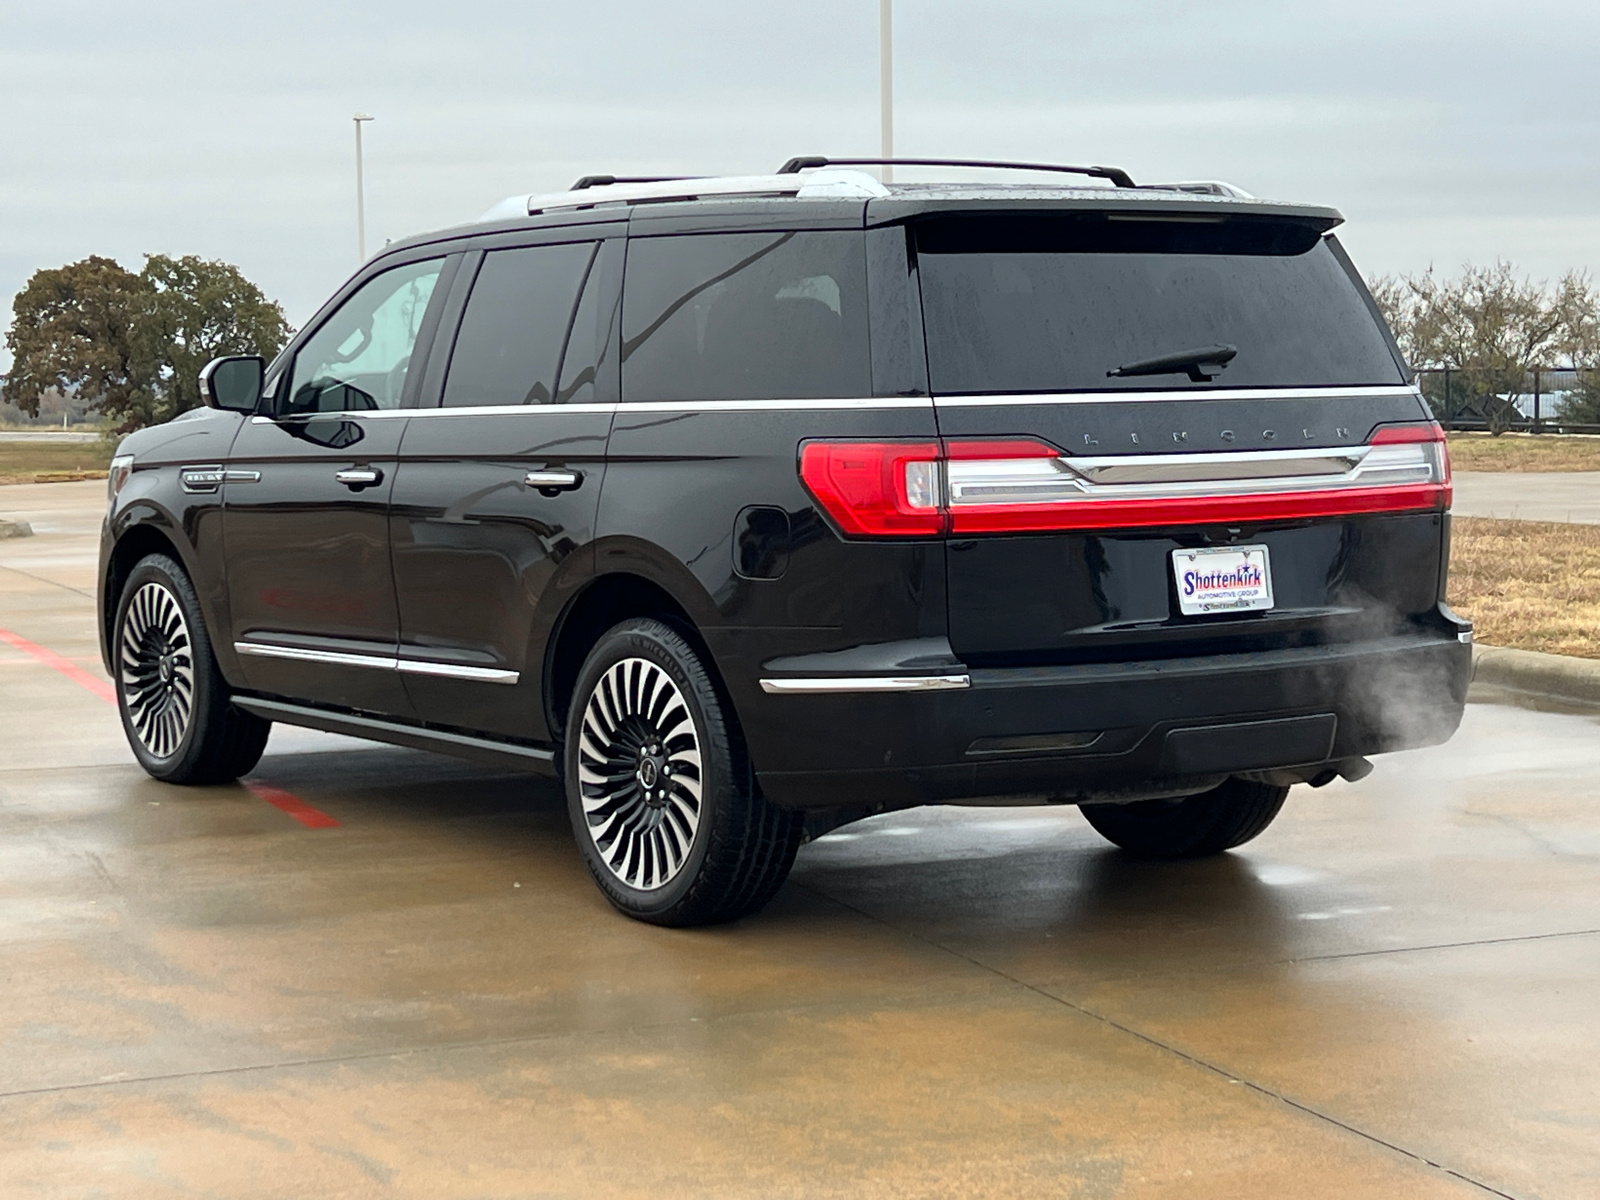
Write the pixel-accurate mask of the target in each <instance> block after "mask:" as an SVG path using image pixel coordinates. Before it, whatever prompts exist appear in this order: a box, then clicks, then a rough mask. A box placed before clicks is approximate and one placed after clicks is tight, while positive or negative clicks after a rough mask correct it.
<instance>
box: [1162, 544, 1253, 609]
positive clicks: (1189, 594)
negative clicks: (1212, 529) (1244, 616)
mask: <svg viewBox="0 0 1600 1200" xmlns="http://www.w3.org/2000/svg"><path fill="white" fill-rule="evenodd" d="M1172 576H1173V578H1174V579H1175V580H1176V581H1177V584H1178V609H1179V611H1181V612H1182V613H1183V614H1184V615H1185V616H1196V615H1198V614H1201V613H1219V612H1245V611H1248V610H1250V609H1256V608H1271V607H1272V568H1271V566H1270V565H1269V564H1268V562H1267V548H1266V547H1265V546H1208V547H1205V548H1204V549H1200V550H1174V551H1173V552H1172Z"/></svg>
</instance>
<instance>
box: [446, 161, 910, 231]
mask: <svg viewBox="0 0 1600 1200" xmlns="http://www.w3.org/2000/svg"><path fill="white" fill-rule="evenodd" d="M606 178H607V177H606V176H585V177H584V178H583V179H580V180H578V184H579V186H578V187H574V188H572V189H570V190H568V191H565V192H547V193H544V194H542V195H541V194H535V195H532V196H511V197H508V198H507V199H505V200H502V201H501V202H500V203H499V204H496V205H495V206H494V207H493V208H491V209H490V210H489V211H488V212H486V213H484V214H483V216H481V217H479V218H478V220H479V221H498V220H503V219H505V218H508V217H525V216H532V215H533V214H535V213H541V212H549V211H551V210H553V209H573V208H594V207H596V206H598V205H602V204H619V205H623V204H647V203H651V202H660V201H667V200H709V199H712V198H714V197H716V198H722V199H732V198H736V197H740V196H795V197H798V198H799V199H801V200H806V199H812V198H816V199H821V198H824V197H832V198H836V199H852V200H869V199H872V198H874V197H878V196H887V195H888V194H889V189H888V188H886V187H884V186H883V184H881V183H879V182H878V181H877V180H876V179H874V178H873V177H872V176H870V175H868V174H866V173H865V172H864V171H843V170H841V171H819V172H817V173H815V174H812V175H807V176H805V177H804V178H802V177H800V176H799V175H794V174H790V175H742V176H732V177H726V178H717V177H714V176H713V177H708V178H697V177H692V176H691V177H689V178H682V179H646V180H625V179H618V180H617V181H616V182H614V183H610V182H606Z"/></svg>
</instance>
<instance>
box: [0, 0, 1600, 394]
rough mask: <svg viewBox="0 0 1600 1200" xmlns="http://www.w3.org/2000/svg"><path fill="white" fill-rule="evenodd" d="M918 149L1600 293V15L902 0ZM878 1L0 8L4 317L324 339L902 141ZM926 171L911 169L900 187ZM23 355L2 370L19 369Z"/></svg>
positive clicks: (910, 146)
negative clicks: (1082, 173) (596, 215)
mask: <svg viewBox="0 0 1600 1200" xmlns="http://www.w3.org/2000/svg"><path fill="white" fill-rule="evenodd" d="M895 31H896V58H895V63H896V67H895V69H896V115H897V121H896V135H895V136H896V149H897V150H898V151H899V152H900V153H902V154H906V155H949V156H966V157H993V158H1002V157H1015V158H1028V159H1046V160H1053V161H1058V162H1080V163H1081V162H1094V163H1102V162H1103V163H1112V164H1116V165H1118V166H1122V167H1125V168H1127V169H1128V170H1129V171H1130V172H1131V173H1132V174H1133V176H1134V177H1135V178H1136V179H1141V180H1164V179H1180V178H1181V179H1213V178H1220V179H1226V180H1229V181H1231V182H1234V183H1237V184H1238V185H1240V186H1241V187H1243V188H1245V189H1246V190H1248V191H1251V192H1254V193H1256V194H1258V195H1264V196H1273V197H1282V198H1288V199H1300V200H1312V201H1318V202H1324V203H1330V204H1333V205H1335V206H1337V207H1338V208H1340V209H1342V210H1343V211H1344V213H1345V215H1346V217H1347V218H1348V225H1347V226H1346V229H1345V231H1344V233H1343V237H1344V240H1345V242H1346V244H1347V245H1348V246H1349V248H1350V249H1351V252H1352V253H1353V254H1354V256H1355V258H1356V262H1357V263H1358V265H1360V266H1361V268H1362V269H1363V270H1364V271H1366V272H1368V273H1374V272H1387V271H1411V270H1418V269H1421V268H1423V267H1426V266H1428V265H1429V264H1430V263H1433V264H1437V265H1438V266H1439V267H1440V268H1443V269H1448V270H1454V269H1455V268H1456V267H1458V266H1459V265H1460V264H1461V263H1462V262H1463V261H1466V260H1469V259H1470V260H1474V261H1480V262H1487V261H1492V260H1493V259H1494V258H1496V257H1497V256H1498V257H1503V258H1507V259H1510V260H1512V261H1513V262H1515V263H1517V264H1518V265H1519V266H1521V267H1522V268H1524V269H1525V270H1527V271H1528V272H1530V273H1532V274H1533V275H1534V276H1535V277H1543V276H1555V275H1558V274H1560V273H1561V272H1563V271H1565V270H1567V269H1569V268H1586V269H1588V270H1590V271H1593V272H1596V273H1597V274H1600V84H1597V80H1600V4H1596V3H1594V0H1584V2H1580V0H1517V2H1515V3H1513V2H1510V0H1494V2H1481V0H1480V2H1474V0H1344V2H1343V3H1340V4H1318V5H1312V4H1306V3H1303V2H1299V3H1279V2H1266V0H1217V2H1213V3H1194V2H1193V0H1188V2H1181V3H1180V2H1174V0H1102V3H1099V4H1082V3H1070V2H1063V0H989V2H987V3H985V4H982V5H969V4H958V3H954V2H953V0H897V3H896V13H895ZM877 32H878V6H877V2H876V0H804V2H791V3H785V4H773V3H762V2H761V0H742V2H740V3H733V2H729V0H711V2H700V3H694V4H676V5H674V4H661V3H659V2H653V3H644V2H642V0H639V2H635V0H590V2H588V3H570V2H568V3H559V4H552V3H547V2H544V0H521V2H519V3H506V2H500V0H454V2H453V3H440V2H439V0H387V2H385V3H363V4H352V3H344V2H343V0H277V2H276V3H273V4H270V5H226V4H218V3H216V2H215V0H203V2H202V0H167V2H151V0H136V2H135V3H132V4H128V3H111V2H110V0H101V2H99V3H75V2H72V0H53V2H52V3H49V4H38V3H33V2H31V0H29V2H27V3H23V2H22V0H0V97H3V103H4V109H3V112H4V126H3V133H0V146H3V147H4V150H3V154H0V303H3V304H4V306H5V311H4V315H3V319H4V321H5V322H6V323H9V319H10V303H9V299H8V298H9V297H10V296H11V295H12V294H14V293H15V292H16V290H17V289H18V288H19V287H21V286H22V284H23V283H24V281H25V280H26V279H27V277H28V276H29V275H30V274H31V273H32V272H33V271H34V270H36V269H38V268H40V267H51V266H59V265H61V264H63V263H66V262H70V261H72V260H75V259H78V258H81V257H83V256H84V255H88V254H105V255H110V256H112V257H115V258H117V259H118V260H120V261H121V262H122V263H123V264H124V265H125V266H128V267H131V268H134V269H137V268H138V266H139V265H140V264H141V263H142V261H143V259H142V255H143V254H145V253H167V254H175V255H176V254H200V255H203V256H206V257H208V258H221V259H225V260H227V261H229V262H232V263H236V264H238V265H239V266H240V267H241V268H242V269H243V270H244V272H245V274H246V275H248V276H249V277H250V278H251V279H253V280H255V281H256V282H257V283H258V284H260V285H261V287H262V288H263V289H264V290H265V291H266V292H267V294H268V295H269V296H272V297H273V298H275V299H278V300H280V301H281V302H282V303H283V305H284V308H285V310H286V312H287V314H288V317H289V319H290V321H291V322H293V323H295V324H297V325H298V324H299V323H300V322H302V321H304V320H305V318H306V317H307V316H308V315H310V313H311V312H312V311H313V310H314V309H315V308H316V307H317V305H318V304H319V303H320V302H321V300H322V299H323V298H324V297H325V296H326V295H327V293H328V292H329V291H331V290H332V289H333V288H334V287H335V286H337V285H338V283H339V282H340V281H341V280H342V279H343V278H344V277H345V276H346V275H347V274H348V273H349V272H350V271H351V270H352V269H353V268H354V266H355V265H356V263H355V259H356V244H355V243H356V238H355V194H354V193H355V184H354V168H353V156H354V155H353V135H352V132H351V122H350V117H351V115H352V113H354V112H355V111H356V110H358V109H360V110H364V111H366V112H370V113H372V114H373V115H374V116H375V117H376V118H377V120H376V121H375V122H374V123H373V124H371V125H368V126H367V127H366V128H367V134H366V142H367V229H368V245H369V249H371V248H375V247H377V246H381V245H382V244H383V241H384V239H385V238H398V237H403V236H406V235H408V234H411V233H416V232H419V231H422V230H426V229H432V228H438V227H440V226H443V225H450V224H455V223H458V222H460V221H463V220H469V219H471V218H473V217H475V216H476V215H478V214H479V213H481V212H482V211H483V210H484V209H486V208H488V207H489V206H490V205H491V204H492V203H494V202H495V201H496V200H499V199H501V198H502V197H504V196H506V195H510V194H513V193H517V192H528V191H537V190H545V189H554V188H558V187H564V186H566V185H567V184H568V183H570V182H571V181H572V180H573V179H574V178H576V177H577V176H578V175H580V174H583V173H586V172H601V171H605V172H613V173H616V174H624V173H628V174H648V173H695V174H704V173H741V174H742V173H751V172H761V171H768V170H771V169H773V168H775V167H776V166H777V165H778V164H779V163H780V162H782V161H783V160H784V159H785V158H787V157H789V156H790V155H792V154H800V153H823V154H835V155H846V154H852V153H855V154H860V153H874V152H876V151H877V149H878V132H877V130H878V108H877V104H878V90H877V89H878V73H877V68H878V48H877ZM903 177H910V176H908V175H907V176H903ZM5 361H6V360H5V358H4V355H3V353H0V364H3V363H4V362H5Z"/></svg>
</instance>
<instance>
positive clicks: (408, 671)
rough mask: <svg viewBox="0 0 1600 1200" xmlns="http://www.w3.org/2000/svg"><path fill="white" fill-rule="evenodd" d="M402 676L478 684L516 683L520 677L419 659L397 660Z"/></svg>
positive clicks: (492, 668) (513, 673)
mask: <svg viewBox="0 0 1600 1200" xmlns="http://www.w3.org/2000/svg"><path fill="white" fill-rule="evenodd" d="M397 662H398V670H399V671H400V673H401V674H402V675H435V676H438V677H439V678H441V679H470V680H473V681H475V682H478V683H505V684H512V683H516V682H517V680H519V679H521V678H522V676H521V674H520V673H519V672H516V671H506V670H502V669H501V668H499V667H469V666H464V665H462V664H460V663H443V662H424V661H422V660H420V659H414V658H402V659H399V660H397Z"/></svg>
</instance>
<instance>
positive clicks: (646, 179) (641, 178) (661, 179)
mask: <svg viewBox="0 0 1600 1200" xmlns="http://www.w3.org/2000/svg"><path fill="white" fill-rule="evenodd" d="M694 178H696V176H693V175H581V176H579V178H578V182H577V183H575V184H573V185H572V186H571V187H570V188H568V189H567V190H568V191H571V192H581V191H583V190H584V189H585V188H592V187H610V186H611V185H612V184H613V183H676V182H677V181H678V180H680V179H694Z"/></svg>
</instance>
